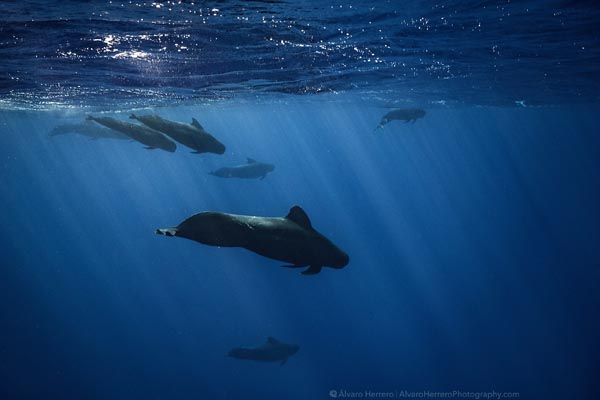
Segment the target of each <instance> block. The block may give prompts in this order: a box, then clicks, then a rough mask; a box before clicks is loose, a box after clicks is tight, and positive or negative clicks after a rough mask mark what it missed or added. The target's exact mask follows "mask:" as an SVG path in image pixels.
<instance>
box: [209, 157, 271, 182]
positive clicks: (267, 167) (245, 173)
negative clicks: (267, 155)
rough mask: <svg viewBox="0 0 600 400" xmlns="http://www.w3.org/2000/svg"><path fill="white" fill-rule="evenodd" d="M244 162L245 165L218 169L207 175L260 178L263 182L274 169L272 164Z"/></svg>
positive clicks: (252, 160)
mask: <svg viewBox="0 0 600 400" xmlns="http://www.w3.org/2000/svg"><path fill="white" fill-rule="evenodd" d="M246 161H247V162H246V164H242V165H237V166H235V167H223V168H219V169H217V170H215V171H212V172H209V174H210V175H214V176H218V177H219V178H242V179H253V178H260V179H261V180H263V179H265V177H266V176H267V174H268V173H269V172H272V171H273V170H274V169H275V166H274V165H273V164H267V163H262V162H258V161H256V160H254V159H252V158H248V159H246Z"/></svg>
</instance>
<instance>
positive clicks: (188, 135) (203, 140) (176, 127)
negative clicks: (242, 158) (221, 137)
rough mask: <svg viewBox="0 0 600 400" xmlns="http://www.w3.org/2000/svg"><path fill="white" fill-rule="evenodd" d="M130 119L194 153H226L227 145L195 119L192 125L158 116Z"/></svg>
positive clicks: (132, 115) (137, 116) (133, 117)
mask: <svg viewBox="0 0 600 400" xmlns="http://www.w3.org/2000/svg"><path fill="white" fill-rule="evenodd" d="M129 118H131V119H136V120H138V121H140V122H141V123H142V124H144V125H146V126H147V127H149V128H152V129H154V130H156V131H159V132H162V133H164V134H165V135H167V136H169V137H170V138H171V139H173V140H175V141H176V142H179V143H181V144H182V145H184V146H187V147H189V148H190V149H193V150H194V151H193V153H198V154H200V153H215V154H223V153H225V145H223V143H221V142H219V141H218V140H217V139H216V138H215V137H214V136H213V135H211V134H210V133H208V132H206V130H204V128H203V127H202V125H200V123H199V122H198V121H197V120H196V119H195V118H192V123H191V124H189V125H188V124H182V123H181V122H174V121H169V120H167V119H164V118H162V117H159V116H158V115H135V114H131V115H130V116H129Z"/></svg>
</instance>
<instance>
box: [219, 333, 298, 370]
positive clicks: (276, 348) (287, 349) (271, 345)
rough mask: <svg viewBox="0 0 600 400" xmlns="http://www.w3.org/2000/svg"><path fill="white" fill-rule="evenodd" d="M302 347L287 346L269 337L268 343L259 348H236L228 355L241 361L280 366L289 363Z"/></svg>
mask: <svg viewBox="0 0 600 400" xmlns="http://www.w3.org/2000/svg"><path fill="white" fill-rule="evenodd" d="M299 349H300V346H298V345H295V344H287V343H283V342H280V341H279V340H277V339H275V338H273V337H268V338H267V341H266V342H265V343H264V344H262V345H261V346H258V347H236V348H234V349H232V350H231V351H230V352H229V353H228V354H227V355H228V356H229V357H233V358H238V359H240V360H254V361H266V362H276V361H279V362H280V365H283V364H285V363H286V362H287V360H288V358H290V357H291V356H293V355H294V354H296V353H297V352H298V350H299Z"/></svg>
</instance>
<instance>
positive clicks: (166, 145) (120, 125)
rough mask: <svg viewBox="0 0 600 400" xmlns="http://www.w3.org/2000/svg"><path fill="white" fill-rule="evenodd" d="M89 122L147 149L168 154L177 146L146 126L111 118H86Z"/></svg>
mask: <svg viewBox="0 0 600 400" xmlns="http://www.w3.org/2000/svg"><path fill="white" fill-rule="evenodd" d="M86 119H87V120H89V121H94V122H97V123H99V124H100V125H104V126H106V127H107V128H110V129H113V130H115V131H117V132H121V133H122V134H124V135H126V136H128V137H130V138H131V139H133V140H135V141H138V142H140V143H142V144H145V145H146V146H147V147H146V149H148V150H152V149H157V148H158V149H163V150H165V151H168V152H171V153H172V152H174V151H175V149H176V148H177V145H176V144H175V143H173V142H172V141H170V140H169V139H167V138H166V137H165V136H163V135H162V134H161V133H160V132H156V131H154V130H152V129H149V128H146V127H145V126H141V125H136V124H131V123H129V122H124V121H119V120H118V119H115V118H111V117H92V116H91V115H90V116H88V117H86Z"/></svg>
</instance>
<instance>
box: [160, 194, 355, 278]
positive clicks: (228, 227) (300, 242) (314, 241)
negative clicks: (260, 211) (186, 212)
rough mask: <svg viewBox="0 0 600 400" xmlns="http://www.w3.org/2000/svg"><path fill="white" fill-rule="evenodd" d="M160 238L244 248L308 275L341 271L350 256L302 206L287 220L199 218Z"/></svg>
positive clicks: (164, 230) (163, 231) (230, 216)
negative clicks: (317, 227)
mask: <svg viewBox="0 0 600 400" xmlns="http://www.w3.org/2000/svg"><path fill="white" fill-rule="evenodd" d="M156 233H157V234H158V235H165V236H178V237H182V238H186V239H190V240H194V241H196V242H199V243H202V244H206V245H209V246H219V247H242V248H245V249H247V250H250V251H252V252H254V253H257V254H260V255H261V256H264V257H268V258H272V259H274V260H279V261H283V262H286V263H289V265H284V267H288V268H302V267H308V268H307V269H306V270H304V271H303V272H302V274H304V275H314V274H318V273H319V272H321V268H323V267H330V268H336V269H340V268H343V267H345V266H346V265H348V262H349V261H350V258H349V257H348V255H347V254H346V253H345V252H344V251H342V250H341V249H339V248H338V247H337V246H336V245H334V244H333V243H332V242H331V241H330V240H329V239H327V238H326V237H325V236H323V235H322V234H320V233H319V232H317V231H316V230H315V229H314V228H313V227H312V224H311V222H310V219H309V218H308V215H306V213H305V212H304V210H303V209H302V208H300V207H299V206H294V207H292V208H291V209H290V211H289V213H288V214H287V215H286V216H285V217H254V216H249V215H235V214H226V213H220V212H202V213H199V214H195V215H193V216H191V217H189V218H188V219H186V220H185V221H183V222H182V223H180V224H179V225H177V226H176V227H174V228H160V229H157V230H156Z"/></svg>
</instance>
